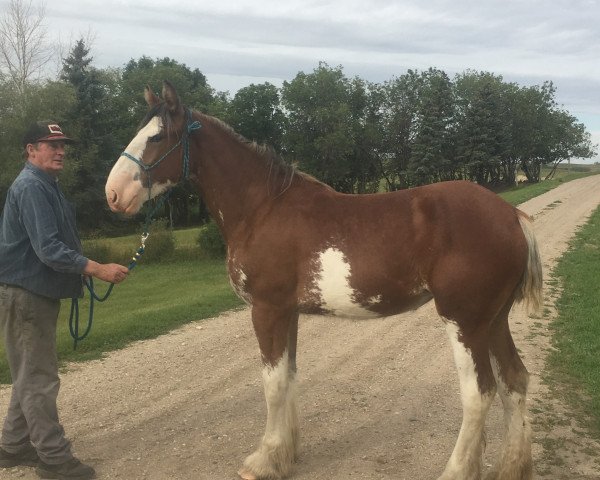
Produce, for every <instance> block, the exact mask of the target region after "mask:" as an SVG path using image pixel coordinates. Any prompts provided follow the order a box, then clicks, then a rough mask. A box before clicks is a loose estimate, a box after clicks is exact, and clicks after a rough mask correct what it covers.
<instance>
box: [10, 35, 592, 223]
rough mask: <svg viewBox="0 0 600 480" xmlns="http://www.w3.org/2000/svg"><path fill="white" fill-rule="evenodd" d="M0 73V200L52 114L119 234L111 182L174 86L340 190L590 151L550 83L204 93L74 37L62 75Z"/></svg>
mask: <svg viewBox="0 0 600 480" xmlns="http://www.w3.org/2000/svg"><path fill="white" fill-rule="evenodd" d="M9 73H10V72H7V71H6V69H2V70H0V136H1V138H2V141H1V143H0V158H2V163H3V168H2V169H0V202H2V203H3V202H4V198H5V196H6V191H7V189H8V187H9V186H10V183H11V182H12V180H13V179H14V177H15V176H16V175H17V173H18V172H19V170H20V169H21V168H22V163H23V156H22V147H21V136H22V133H23V131H24V130H25V128H26V126H27V125H28V124H29V123H31V122H32V121H35V120H38V119H54V120H56V121H57V122H59V123H60V124H61V125H62V126H63V129H64V130H65V131H66V132H68V134H69V135H72V136H73V137H74V138H76V139H77V140H78V142H77V144H76V145H74V146H73V147H70V150H69V152H68V156H69V160H68V162H66V164H67V165H66V167H65V172H64V174H63V176H61V185H62V188H63V190H65V192H66V194H67V195H68V196H69V197H70V198H71V199H72V200H73V201H74V202H75V203H76V205H77V211H78V222H79V224H80V226H81V228H82V229H83V230H84V231H87V232H91V231H96V232H98V233H114V232H115V231H117V230H119V228H126V225H131V223H130V222H129V223H124V222H119V221H118V220H116V219H115V217H114V215H112V214H110V212H109V211H108V209H107V207H106V201H105V198H104V182H105V179H106V176H107V174H108V172H109V170H110V168H111V166H112V164H113V163H114V162H115V160H116V159H117V158H118V156H119V154H120V153H121V151H122V150H123V148H124V147H125V146H126V144H127V142H128V141H129V140H130V139H131V138H132V137H133V136H134V133H135V131H136V129H137V126H138V124H139V122H140V120H141V119H142V118H143V116H144V113H145V111H146V105H145V103H144V100H143V95H142V92H143V88H144V86H145V85H146V84H149V85H150V86H151V87H153V88H155V89H158V88H159V87H160V85H161V84H162V80H163V79H168V80H170V81H171V82H172V83H173V84H174V85H175V86H176V88H177V90H178V92H180V94H181V96H182V100H183V102H184V103H185V104H186V105H188V106H190V107H192V108H195V109H197V110H200V111H202V112H204V113H207V114H209V115H214V116H216V117H218V118H220V119H221V120H223V121H225V122H227V123H229V124H230V125H231V126H232V127H233V128H234V129H235V130H236V131H237V132H238V133H240V134H242V135H243V136H245V137H246V138H247V139H249V140H252V141H256V142H257V143H261V144H262V143H264V144H268V145H270V146H272V147H273V148H274V149H275V151H277V152H278V153H279V154H280V155H281V156H282V157H283V159H284V160H286V161H288V162H291V163H295V164H297V165H298V167H299V168H300V169H301V170H303V171H305V172H307V173H310V174H312V175H314V176H315V177H317V178H319V179H320V180H322V181H324V182H326V183H328V184H329V185H331V186H332V187H334V188H336V189H337V190H339V191H342V192H346V193H368V192H377V191H391V190H397V189H402V188H409V187H414V186H418V185H424V184H427V183H432V182H438V181H444V180H455V179H467V180H471V181H475V182H477V183H479V184H481V185H485V186H489V187H492V188H499V187H501V186H502V185H512V184H514V183H515V176H516V173H517V171H519V170H522V171H523V172H524V174H525V175H526V176H527V179H528V181H530V182H538V181H540V175H541V167H542V165H546V164H558V163H560V162H561V161H563V160H567V159H570V158H573V157H581V158H589V157H592V156H593V155H595V152H594V148H595V146H594V145H592V143H591V140H590V134H589V133H588V132H587V131H586V129H585V127H584V125H583V124H581V123H579V122H578V121H577V119H576V118H575V117H574V116H573V115H571V114H570V113H569V112H568V111H566V110H564V109H563V108H562V107H561V106H560V105H558V104H557V102H556V98H555V97H556V89H555V87H554V86H553V84H552V83H551V82H544V83H543V84H541V85H535V86H520V85H518V84H516V83H511V82H506V81H504V80H503V78H502V77H501V76H499V75H495V74H493V73H489V72H476V71H466V72H463V73H461V74H458V75H455V76H454V77H453V78H450V77H449V76H448V75H447V74H446V73H445V72H444V71H442V70H439V69H435V68H430V69H428V70H426V71H420V72H419V71H413V70H409V71H408V72H406V73H404V74H402V75H399V76H397V77H394V78H392V79H391V80H389V81H386V82H384V83H372V82H368V81H365V80H363V79H361V78H359V77H353V78H349V77H348V76H347V75H346V74H345V73H344V70H343V67H342V66H337V67H331V66H329V65H328V64H326V63H319V64H318V66H317V67H316V68H315V69H314V70H313V71H312V72H310V73H305V72H299V73H298V74H297V75H296V76H295V77H294V78H293V79H292V80H290V81H285V82H283V85H282V87H281V88H278V87H276V86H275V85H272V84H270V83H263V84H260V85H254V84H253V85H250V86H248V87H245V88H242V89H240V90H239V91H238V92H236V93H235V94H234V95H233V96H231V95H230V94H229V93H227V92H218V91H216V90H215V89H214V88H212V87H211V86H210V85H209V84H208V81H207V79H206V77H205V76H204V74H203V73H202V72H201V71H200V70H199V69H197V68H190V67H188V66H187V65H185V64H183V63H181V62H178V61H177V60H175V59H172V58H156V59H152V58H150V57H146V56H144V57H141V58H139V59H132V60H130V61H129V62H128V63H127V64H126V65H124V66H123V67H121V68H104V69H102V68H96V67H94V65H93V57H92V55H91V52H90V48H89V46H88V45H87V42H86V41H85V40H84V39H80V40H78V41H77V42H75V44H74V45H73V47H72V48H71V49H70V51H69V52H68V54H67V55H65V57H64V58H63V59H62V65H61V69H60V73H59V75H58V76H57V78H51V79H48V78H46V79H43V80H34V79H31V78H23V76H21V77H18V81H15V75H11V74H9ZM169 211H170V215H171V218H172V223H173V224H175V225H177V226H187V225H193V224H197V223H198V222H202V221H205V220H206V213H205V211H204V209H203V207H202V205H201V202H200V200H199V199H198V197H197V195H196V194H195V192H194V191H193V190H192V189H191V188H190V187H189V186H188V185H180V186H178V187H176V189H175V192H174V194H173V195H172V196H171V204H170V209H169Z"/></svg>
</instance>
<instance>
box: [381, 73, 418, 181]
mask: <svg viewBox="0 0 600 480" xmlns="http://www.w3.org/2000/svg"><path fill="white" fill-rule="evenodd" d="M422 83H423V78H422V77H421V75H419V74H418V73H417V72H416V71H413V70H409V71H408V72H407V73H406V74H404V75H402V76H400V77H397V78H394V79H392V80H390V81H389V82H386V83H385V84H384V85H383V92H382V94H383V98H382V101H381V111H382V115H381V122H382V123H381V131H382V145H381V150H382V153H381V155H380V157H379V159H380V168H381V174H382V176H383V177H384V179H385V181H386V184H387V189H388V190H397V189H399V188H407V187H408V186H409V180H408V177H407V175H408V173H407V171H408V165H409V162H410V159H411V157H412V148H413V144H414V139H415V137H416V134H417V112H418V109H419V91H420V89H421V86H422Z"/></svg>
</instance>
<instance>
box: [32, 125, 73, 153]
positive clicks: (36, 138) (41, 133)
mask: <svg viewBox="0 0 600 480" xmlns="http://www.w3.org/2000/svg"><path fill="white" fill-rule="evenodd" d="M59 140H60V141H61V142H65V143H75V140H73V139H72V138H69V137H67V136H66V135H65V134H64V133H63V131H62V129H61V128H60V125H59V124H58V123H55V122H50V121H41V122H35V123H32V124H31V125H30V126H29V128H28V129H27V131H26V132H25V135H23V147H26V146H27V145H28V144H30V143H37V142H56V141H59Z"/></svg>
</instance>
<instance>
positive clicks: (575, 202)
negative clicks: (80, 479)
mask: <svg viewBox="0 0 600 480" xmlns="http://www.w3.org/2000/svg"><path fill="white" fill-rule="evenodd" d="M598 204H600V176H594V177H588V178H586V179H582V180H578V181H574V182H569V183H567V184H564V185H562V186H561V187H559V188H557V189H555V190H553V191H551V192H549V193H547V194H545V195H542V196H541V197H538V198H536V199H533V200H531V201H530V202H527V203H525V204H523V205H522V206H521V208H522V209H523V210H524V211H526V212H527V213H529V214H531V215H534V217H535V228H536V233H537V237H538V241H539V243H540V247H541V252H542V256H543V262H544V267H545V278H546V279H547V278H548V272H549V271H550V269H551V268H552V267H553V266H554V263H555V260H556V259H557V258H558V257H559V256H560V255H561V254H562V252H564V251H565V249H566V246H567V242H568V240H569V239H570V238H571V237H572V235H573V233H574V231H575V230H576V228H577V227H578V226H579V225H581V224H583V223H584V222H585V220H586V218H587V217H588V216H589V214H590V213H591V212H592V211H593V210H594V209H595V207H596V206H597V205H598ZM546 303H547V305H548V306H551V304H552V299H549V298H547V299H546ZM548 320H549V319H548V317H545V318H543V319H531V318H529V317H527V316H526V315H525V314H524V312H523V311H522V310H521V308H520V307H517V308H516V309H515V311H513V313H512V316H511V326H512V330H513V333H514V336H515V342H516V343H517V346H518V348H519V350H520V351H521V352H522V355H523V360H524V362H525V364H526V366H527V368H528V370H529V371H530V373H531V388H530V396H529V407H530V410H531V411H535V414H530V417H531V419H532V423H533V428H534V437H535V438H534V462H535V470H536V475H535V478H538V479H553V480H557V479H562V478H565V479H567V478H568V479H598V478H600V465H599V464H598V463H597V459H598V458H600V457H597V456H596V455H599V456H600V446H599V445H598V444H596V443H595V442H593V441H591V440H589V439H587V438H586V437H585V435H584V434H581V433H580V434H579V435H576V434H575V433H573V430H574V429H575V430H577V431H578V432H581V431H583V430H584V428H582V426H581V425H576V424H575V423H574V421H573V420H572V419H571V418H570V415H569V412H568V409H567V408H565V407H564V405H562V403H561V402H560V400H557V399H553V398H551V397H550V395H549V393H548V391H547V389H546V387H545V386H544V385H543V384H542V383H541V382H540V373H541V371H542V369H543V367H544V357H545V355H546V351H547V348H548V336H547V331H546V325H547V323H548ZM298 363H299V417H300V428H301V439H302V441H301V443H302V450H301V457H300V461H299V463H298V464H297V465H296V467H295V470H294V474H293V477H292V478H293V479H295V480H301V479H302V480H308V479H310V480H329V479H348V478H361V479H406V480H415V479H418V480H420V479H423V480H429V479H436V478H437V477H438V475H439V474H441V472H442V471H443V469H444V466H445V463H446V461H447V459H448V457H449V455H450V453H451V451H452V448H453V446H454V441H455V439H456V436H457V434H458V430H459V427H460V420H461V409H460V399H459V392H458V381H457V376H456V372H455V370H454V364H453V360H452V353H451V350H450V346H449V344H448V341H447V337H446V333H445V330H444V328H443V325H442V322H441V321H440V320H439V319H438V317H437V315H436V313H435V309H434V307H433V305H432V304H429V305H426V306H425V307H423V308H421V309H420V310H418V311H416V312H413V313H411V314H405V315H400V316H396V317H390V318H387V319H383V320H372V321H359V322H357V321H350V320H346V319H334V318H322V317H313V316H305V317H301V319H300V334H299V351H298ZM260 370H261V366H260V362H259V355H258V347H257V344H256V341H255V339H254V334H253V331H252V326H251V323H250V320H249V311H248V310H247V309H244V310H240V311H235V312H229V313H227V314H225V315H222V316H220V317H218V318H215V319H210V320H205V321H201V322H196V323H192V324H190V325H188V326H186V327H184V328H181V329H179V330H177V331H174V332H172V333H171V334H168V335H165V336H163V337H160V338H158V339H156V340H151V341H146V342H140V343H137V344H135V345H132V346H130V347H129V348H127V349H125V350H122V351H119V352H116V353H114V354H111V355H109V356H108V357H107V358H105V359H103V360H100V361H93V362H89V363H86V364H83V365H72V366H69V369H68V372H67V373H65V374H64V375H63V376H62V379H63V383H62V390H61V395H60V398H59V401H60V406H59V408H60V412H61V415H62V420H63V424H64V426H65V429H66V431H67V434H68V435H69V436H70V438H71V439H72V440H73V443H74V447H75V453H76V454H77V455H78V456H79V457H80V458H82V459H83V460H85V461H87V462H89V463H91V464H92V465H94V466H95V467H96V469H97V471H98V478H100V479H129V480H137V479H149V480H150V479H151V480H168V479H178V480H188V479H189V480H229V479H236V478H237V476H236V471H237V469H238V467H239V466H240V464H241V462H242V460H243V459H244V458H245V456H246V455H248V454H250V453H251V452H252V451H253V447H254V446H256V444H257V442H258V441H259V439H260V437H261V436H262V433H263V428H264V420H265V416H266V407H265V403H264V397H263V391H262V381H261V377H260ZM9 394H10V388H3V389H1V390H0V414H2V415H4V412H5V411H6V405H7V403H8V398H9ZM548 425H554V426H553V427H552V429H549V428H548ZM556 425H561V426H560V427H558V426H556ZM487 434H488V448H487V451H486V456H485V459H484V462H485V464H486V465H489V464H491V463H492V462H493V461H494V459H495V457H496V454H497V453H498V447H499V444H500V441H501V435H502V415H501V409H500V404H499V400H497V401H496V402H495V404H494V406H493V407H492V409H491V411H490V415H489V417H488V428H487ZM543 445H546V446H547V447H548V446H552V445H560V447H559V448H556V449H555V450H549V451H548V450H546V451H545V450H544V448H543ZM17 478H18V479H23V480H29V479H34V478H37V477H36V475H35V473H34V472H33V469H30V468H14V469H11V470H7V471H0V479H17Z"/></svg>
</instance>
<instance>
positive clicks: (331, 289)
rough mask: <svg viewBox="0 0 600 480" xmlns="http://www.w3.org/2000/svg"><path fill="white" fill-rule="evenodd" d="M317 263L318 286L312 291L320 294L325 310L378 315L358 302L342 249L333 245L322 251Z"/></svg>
mask: <svg viewBox="0 0 600 480" xmlns="http://www.w3.org/2000/svg"><path fill="white" fill-rule="evenodd" d="M317 265H318V266H317V272H316V274H315V284H316V286H315V289H314V290H313V292H312V293H314V294H316V295H318V296H319V298H320V304H321V307H322V308H323V309H324V310H326V311H327V312H329V313H331V314H333V315H340V316H347V317H355V318H372V317H374V316H376V315H375V314H374V313H373V312H371V311H369V310H367V309H366V308H364V307H362V306H361V305H360V304H359V303H358V301H357V292H356V291H355V290H354V289H353V288H352V287H351V286H350V278H351V274H352V272H351V268H350V263H349V262H348V260H347V258H346V257H345V255H344V253H343V252H342V251H341V250H338V249H337V248H333V247H331V248H328V249H327V250H325V251H324V252H321V253H320V254H319V257H318V259H317ZM380 300H381V299H380V297H373V298H372V299H370V300H369V302H368V303H369V304H374V303H377V302H379V301H380Z"/></svg>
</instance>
